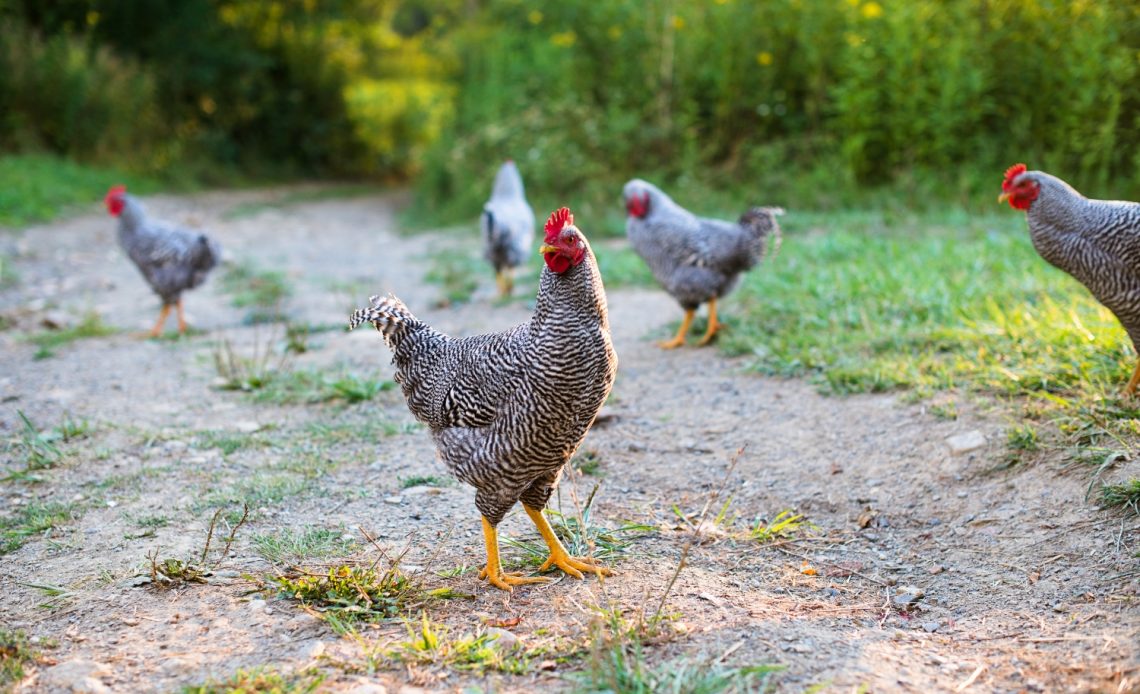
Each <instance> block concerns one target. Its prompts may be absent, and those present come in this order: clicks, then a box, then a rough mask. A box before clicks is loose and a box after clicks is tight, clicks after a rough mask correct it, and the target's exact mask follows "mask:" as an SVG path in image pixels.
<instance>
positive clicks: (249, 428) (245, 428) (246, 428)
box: [234, 422, 261, 434]
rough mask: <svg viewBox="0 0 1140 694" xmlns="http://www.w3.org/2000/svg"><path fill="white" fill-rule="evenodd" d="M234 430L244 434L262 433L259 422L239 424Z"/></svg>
mask: <svg viewBox="0 0 1140 694" xmlns="http://www.w3.org/2000/svg"><path fill="white" fill-rule="evenodd" d="M234 428H235V429H237V430H238V431H240V432H241V433H243V434H252V433H254V432H258V431H261V425H260V424H258V423H257V422H238V423H237V424H235V425H234Z"/></svg>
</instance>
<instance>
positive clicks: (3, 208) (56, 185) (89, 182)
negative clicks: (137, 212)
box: [0, 154, 159, 279]
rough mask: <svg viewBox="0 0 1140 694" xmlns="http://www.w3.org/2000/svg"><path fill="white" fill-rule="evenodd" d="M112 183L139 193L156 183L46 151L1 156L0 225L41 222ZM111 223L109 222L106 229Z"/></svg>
mask: <svg viewBox="0 0 1140 694" xmlns="http://www.w3.org/2000/svg"><path fill="white" fill-rule="evenodd" d="M113 183H124V184H126V185H127V187H129V188H130V189H131V191H132V192H133V191H137V192H140V193H147V192H152V191H154V190H156V189H157V188H158V185H159V184H158V182H157V181H155V180H153V179H151V178H149V177H144V176H140V175H137V174H130V173H126V172H125V171H123V170H121V169H120V168H117V167H116V168H107V167H101V166H93V165H86V164H78V163H76V162H73V161H68V160H65V159H60V158H59V157H55V156H50V155H45V154H11V155H4V156H0V226H11V227H21V226H26V225H28V224H31V223H33V222H44V221H47V220H50V219H52V218H53V217H55V216H56V215H58V214H59V213H60V212H61V211H63V210H66V209H69V208H78V207H80V206H83V205H91V204H93V203H95V202H96V201H99V200H102V199H103V195H104V194H105V193H106V192H107V188H108V187H110V185H111V184H113ZM113 224H114V222H113V221H108V225H111V226H109V228H114V227H113ZM3 262H4V263H6V262H7V261H6V260H5V261H3ZM7 272H10V271H7ZM8 276H9V275H8V274H5V275H4V277H5V279H6V278H7V277H8Z"/></svg>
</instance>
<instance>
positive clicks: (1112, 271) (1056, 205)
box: [998, 164, 1140, 395]
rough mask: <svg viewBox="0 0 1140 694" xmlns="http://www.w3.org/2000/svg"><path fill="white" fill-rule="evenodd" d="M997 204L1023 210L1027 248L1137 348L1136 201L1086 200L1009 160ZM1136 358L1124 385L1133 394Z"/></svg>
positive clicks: (1138, 378)
mask: <svg viewBox="0 0 1140 694" xmlns="http://www.w3.org/2000/svg"><path fill="white" fill-rule="evenodd" d="M1001 190H1002V192H1001V195H1000V196H999V197H998V202H1005V201H1006V200H1008V201H1009V204H1010V206H1012V207H1013V208H1014V209H1017V210H1024V211H1025V213H1026V215H1025V216H1026V218H1027V219H1028V221H1029V238H1030V239H1031V240H1032V241H1033V247H1034V248H1036V249H1037V252H1038V253H1039V254H1040V255H1041V257H1042V258H1044V259H1045V260H1046V261H1048V262H1049V263H1050V264H1051V265H1053V266H1055V267H1057V268H1059V269H1061V270H1064V271H1065V272H1067V273H1069V274H1070V275H1072V276H1073V277H1075V278H1076V279H1077V280H1078V281H1079V282H1080V283H1081V284H1083V285H1085V287H1087V288H1088V290H1089V291H1091V292H1092V294H1093V296H1095V297H1096V299H1097V301H1099V302H1100V303H1102V304H1104V305H1105V307H1106V308H1108V310H1110V311H1112V313H1113V315H1115V316H1116V318H1117V320H1119V321H1120V323H1121V325H1123V326H1124V330H1125V331H1126V332H1127V333H1128V337H1129V338H1131V340H1132V346H1133V347H1134V348H1136V349H1137V351H1140V203H1135V202H1124V201H1120V200H1090V199H1089V198H1086V197H1085V196H1083V195H1081V194H1080V193H1078V192H1077V191H1076V190H1074V189H1073V187H1072V186H1070V185H1069V184H1068V183H1065V182H1064V181H1062V180H1061V179H1059V178H1057V177H1056V176H1051V175H1049V174H1047V173H1045V172H1044V171H1027V170H1026V166H1025V164H1015V165H1013V166H1011V167H1009V169H1007V170H1006V172H1005V180H1003V181H1002V184H1001ZM1138 383H1140V362H1138V363H1137V365H1136V368H1135V370H1134V371H1133V372H1132V378H1131V379H1129V381H1128V385H1127V386H1125V388H1124V394H1125V395H1133V394H1135V393H1136V386H1137V384H1138Z"/></svg>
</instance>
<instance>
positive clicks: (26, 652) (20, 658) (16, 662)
mask: <svg viewBox="0 0 1140 694" xmlns="http://www.w3.org/2000/svg"><path fill="white" fill-rule="evenodd" d="M49 645H50V644H49ZM42 657H43V656H42V654H41V653H40V652H39V650H37V649H36V648H34V647H33V646H32V644H31V642H30V641H29V640H28V636H27V634H25V633H24V632H23V631H15V630H9V629H4V628H0V687H6V686H7V685H9V684H13V683H15V682H19V681H20V680H22V679H24V675H25V672H24V667H25V666H28V665H33V664H35V663H37V662H39V660H40V659H41V658H42ZM5 691H8V690H7V689H5Z"/></svg>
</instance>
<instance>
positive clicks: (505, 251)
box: [479, 162, 534, 272]
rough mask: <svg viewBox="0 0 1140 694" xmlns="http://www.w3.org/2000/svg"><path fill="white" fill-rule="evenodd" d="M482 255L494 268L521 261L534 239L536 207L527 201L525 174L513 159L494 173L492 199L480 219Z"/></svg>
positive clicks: (510, 266)
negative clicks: (523, 175) (523, 177)
mask: <svg viewBox="0 0 1140 694" xmlns="http://www.w3.org/2000/svg"><path fill="white" fill-rule="evenodd" d="M479 230H480V233H481V234H482V238H483V256H484V257H485V258H486V259H487V261H488V262H489V263H491V265H492V266H493V267H494V268H495V272H499V271H501V270H505V269H507V268H514V267H518V266H519V265H522V264H523V262H524V261H525V260H526V257H527V254H529V253H530V247H531V244H532V243H533V242H534V210H533V209H532V208H531V206H530V204H529V203H528V202H527V201H526V192H525V190H524V189H523V182H522V176H521V175H519V170H518V167H516V166H515V164H514V162H507V163H505V164H503V165H502V167H500V168H499V172H498V174H496V175H495V183H494V186H493V188H492V190H491V199H490V200H488V201H487V203H486V204H485V205H484V206H483V215H482V217H480V219H479Z"/></svg>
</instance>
